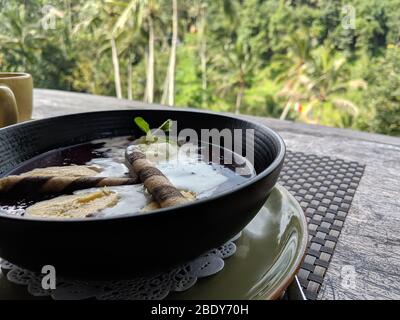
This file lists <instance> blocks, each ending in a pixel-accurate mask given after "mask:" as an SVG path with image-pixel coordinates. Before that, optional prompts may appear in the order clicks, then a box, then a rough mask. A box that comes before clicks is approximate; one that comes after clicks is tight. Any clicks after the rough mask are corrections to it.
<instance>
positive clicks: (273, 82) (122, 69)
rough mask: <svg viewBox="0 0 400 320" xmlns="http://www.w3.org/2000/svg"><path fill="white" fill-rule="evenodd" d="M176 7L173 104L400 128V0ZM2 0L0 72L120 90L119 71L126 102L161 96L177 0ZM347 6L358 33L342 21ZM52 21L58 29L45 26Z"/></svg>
mask: <svg viewBox="0 0 400 320" xmlns="http://www.w3.org/2000/svg"><path fill="white" fill-rule="evenodd" d="M177 3H178V13H179V15H178V16H179V18H178V45H177V52H176V67H175V73H174V75H173V76H174V83H175V89H174V90H175V104H176V105H178V106H189V107H194V108H206V109H211V110H214V111H234V112H237V113H248V114H253V115H261V116H271V117H281V118H287V119H291V120H295V121H303V122H307V123H319V124H325V125H330V126H339V127H351V128H354V129H361V130H368V131H375V132H382V133H386V134H392V135H400V129H399V128H400V124H399V96H400V92H399V90H400V89H399V88H400V80H399V74H400V70H399V68H400V61H399V54H400V53H399V50H400V49H399V46H400V1H399V0H380V1H375V0H346V1H345V0H301V1H297V0H296V1H294V0H291V1H288V0H246V1H243V0H221V1H212V0H177ZM0 4H2V7H0V70H1V71H27V72H30V73H32V74H33V78H34V82H35V86H36V87H41V88H54V89H61V90H73V91H80V92H88V93H93V94H100V95H116V94H117V92H118V90H117V86H118V81H117V79H118V78H119V79H120V80H119V85H120V87H121V91H122V94H121V95H122V96H123V97H125V98H128V97H129V98H130V97H132V98H133V99H136V100H144V99H145V100H146V99H148V90H147V89H148V88H149V85H152V87H154V89H153V94H154V101H155V102H158V101H161V100H162V96H163V93H164V92H165V91H166V89H165V88H166V85H167V80H168V79H169V77H167V70H168V64H169V61H170V60H171V59H170V58H171V51H172V43H171V42H172V8H171V1H169V0H35V1H26V0H7V1H4V0H3V1H1V0H0ZM49 6H52V7H49ZM349 6H350V7H349ZM45 8H47V9H49V8H50V9H51V10H44V9H45ZM346 8H347V9H348V8H350V9H354V14H355V29H351V28H350V29H349V28H344V27H343V21H344V19H345V18H346V15H348V14H349V12H348V11H347V9H346ZM48 19H52V21H55V25H54V26H53V27H54V28H44V27H43V26H44V24H45V23H46V21H48ZM152 33H153V34H154V38H153V39H152V37H151V34H152ZM151 41H152V46H153V47H154V66H153V67H154V79H153V80H151V79H150V77H149V75H151V70H152V68H151V63H150V56H151V54H150V52H151V50H150V48H151V46H150V43H151ZM113 54H114V55H113ZM118 70H119V71H118ZM150 80H151V81H150Z"/></svg>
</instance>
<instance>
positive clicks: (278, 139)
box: [0, 107, 286, 224]
mask: <svg viewBox="0 0 400 320" xmlns="http://www.w3.org/2000/svg"><path fill="white" fill-rule="evenodd" d="M141 111H147V112H149V111H165V112H186V113H197V114H208V115H214V116H219V117H225V118H230V119H232V120H238V121H244V122H247V123H250V124H252V125H253V126H254V127H255V128H254V129H255V130H257V129H262V130H264V131H267V132H268V134H269V135H270V136H272V137H273V138H274V139H275V141H276V142H278V147H279V150H278V153H277V155H276V156H275V158H274V160H273V161H272V162H271V164H270V165H269V166H268V167H266V168H265V169H264V170H263V171H261V172H260V173H257V174H256V175H255V176H254V177H251V178H249V179H248V180H247V181H245V182H243V183H241V184H239V185H238V186H235V187H234V188H232V189H230V190H226V191H223V192H221V193H218V194H216V195H212V196H210V197H207V198H204V199H199V200H196V201H193V202H190V203H187V204H182V205H177V206H174V207H171V208H161V209H157V210H154V211H151V212H146V213H144V214H141V215H135V214H134V213H128V214H123V215H117V216H107V217H91V218H90V219H88V218H68V219H57V218H38V217H26V216H17V215H8V214H4V213H0V219H11V220H20V221H27V222H28V221H29V222H47V223H54V224H58V223H98V222H104V221H108V220H123V219H128V218H134V219H144V218H146V217H147V216H153V217H154V216H157V215H163V214H164V213H167V212H170V213H173V212H174V211H176V210H177V209H181V208H188V210H190V208H191V207H193V206H196V205H199V204H202V203H205V202H208V201H212V200H217V199H220V198H223V197H225V196H227V195H228V194H231V193H235V192H238V191H240V190H243V189H245V188H247V187H249V186H250V185H252V184H254V183H256V182H258V181H260V180H261V179H263V178H265V177H266V176H268V175H269V174H270V173H271V172H273V171H274V170H275V169H276V168H277V167H278V166H279V165H280V164H281V163H282V162H283V160H284V158H285V154H286V145H285V142H284V140H283V139H282V137H281V136H280V135H279V134H278V133H277V132H275V131H274V130H272V129H271V128H269V127H268V126H266V125H263V124H260V123H258V122H256V121H254V120H251V119H249V118H247V117H246V118H245V117H243V116H242V117H241V116H237V115H233V114H229V113H218V112H213V111H208V110H206V111H205V110H196V109H193V108H176V107H174V108H173V109H172V108H168V107H149V108H134V109H126V108H125V109H116V110H112V109H110V110H101V111H91V112H78V113H72V114H67V115H60V116H54V117H48V118H44V119H38V120H29V121H26V122H23V123H17V124H13V125H10V126H7V127H5V128H1V129H0V136H1V134H2V132H4V131H8V130H10V129H12V128H15V127H18V128H21V127H24V126H26V125H30V124H32V123H40V122H47V121H52V120H57V119H60V118H65V117H73V116H78V115H81V116H82V115H96V114H101V113H102V114H105V113H110V112H113V113H118V112H141ZM244 116H245V115H244ZM49 151H50V150H49Z"/></svg>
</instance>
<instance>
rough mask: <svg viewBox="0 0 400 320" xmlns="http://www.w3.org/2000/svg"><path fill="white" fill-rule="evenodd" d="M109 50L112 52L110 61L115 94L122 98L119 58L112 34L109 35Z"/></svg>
mask: <svg viewBox="0 0 400 320" xmlns="http://www.w3.org/2000/svg"><path fill="white" fill-rule="evenodd" d="M110 41H111V52H112V62H113V66H114V81H115V92H116V94H117V98H120V99H121V98H122V89H121V77H120V73H119V60H118V52H117V45H116V43H115V39H114V36H111V40H110Z"/></svg>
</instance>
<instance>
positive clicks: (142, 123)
mask: <svg viewBox="0 0 400 320" xmlns="http://www.w3.org/2000/svg"><path fill="white" fill-rule="evenodd" d="M135 123H136V125H137V126H138V127H139V128H140V130H142V131H143V132H144V133H146V134H147V133H148V132H150V126H149V124H148V123H147V122H146V120H144V119H143V118H142V117H136V118H135Z"/></svg>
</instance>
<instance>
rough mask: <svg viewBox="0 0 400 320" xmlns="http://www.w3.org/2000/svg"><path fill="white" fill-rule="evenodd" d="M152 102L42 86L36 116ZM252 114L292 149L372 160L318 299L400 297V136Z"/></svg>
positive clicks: (36, 95)
mask: <svg viewBox="0 0 400 320" xmlns="http://www.w3.org/2000/svg"><path fill="white" fill-rule="evenodd" d="M152 106H157V107H160V105H152ZM149 107H151V105H149V104H146V103H143V102H138V101H130V100H123V99H116V98H113V97H103V96H94V95H89V94H82V93H72V92H65V91H55V90H44V89H36V90H35V91H34V112H33V118H34V119H41V118H47V117H52V116H58V115H64V114H72V113H78V112H85V111H101V110H116V109H134V108H149ZM244 117H249V116H244ZM249 118H251V119H253V120H256V121H258V122H260V123H262V124H265V125H267V126H269V127H270V128H272V129H274V130H276V131H277V132H278V133H279V134H280V135H281V136H282V137H283V139H284V140H285V142H286V144H287V146H288V148H289V149H290V150H292V151H301V152H310V153H314V154H318V155H325V156H331V157H338V158H342V159H346V160H351V161H357V162H359V163H361V164H365V165H366V168H365V173H364V176H363V178H362V179H361V182H360V185H359V187H358V189H357V192H356V194H355V196H354V199H353V203H352V205H351V208H350V211H349V213H348V215H347V218H346V222H345V225H344V228H343V230H342V232H341V235H340V238H339V242H338V243H337V245H336V249H335V253H334V255H333V258H332V261H331V263H330V265H329V268H328V271H327V274H326V276H325V280H324V283H323V286H322V288H321V290H320V293H319V297H318V298H319V299H400V138H395V137H389V136H384V135H378V134H370V133H365V132H358V131H352V130H348V129H337V128H330V127H324V126H316V125H305V124H300V123H293V122H291V121H281V120H276V119H270V118H260V117H249ZM349 272H350V276H352V278H351V279H350V281H348V280H349V278H348V277H349Z"/></svg>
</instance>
